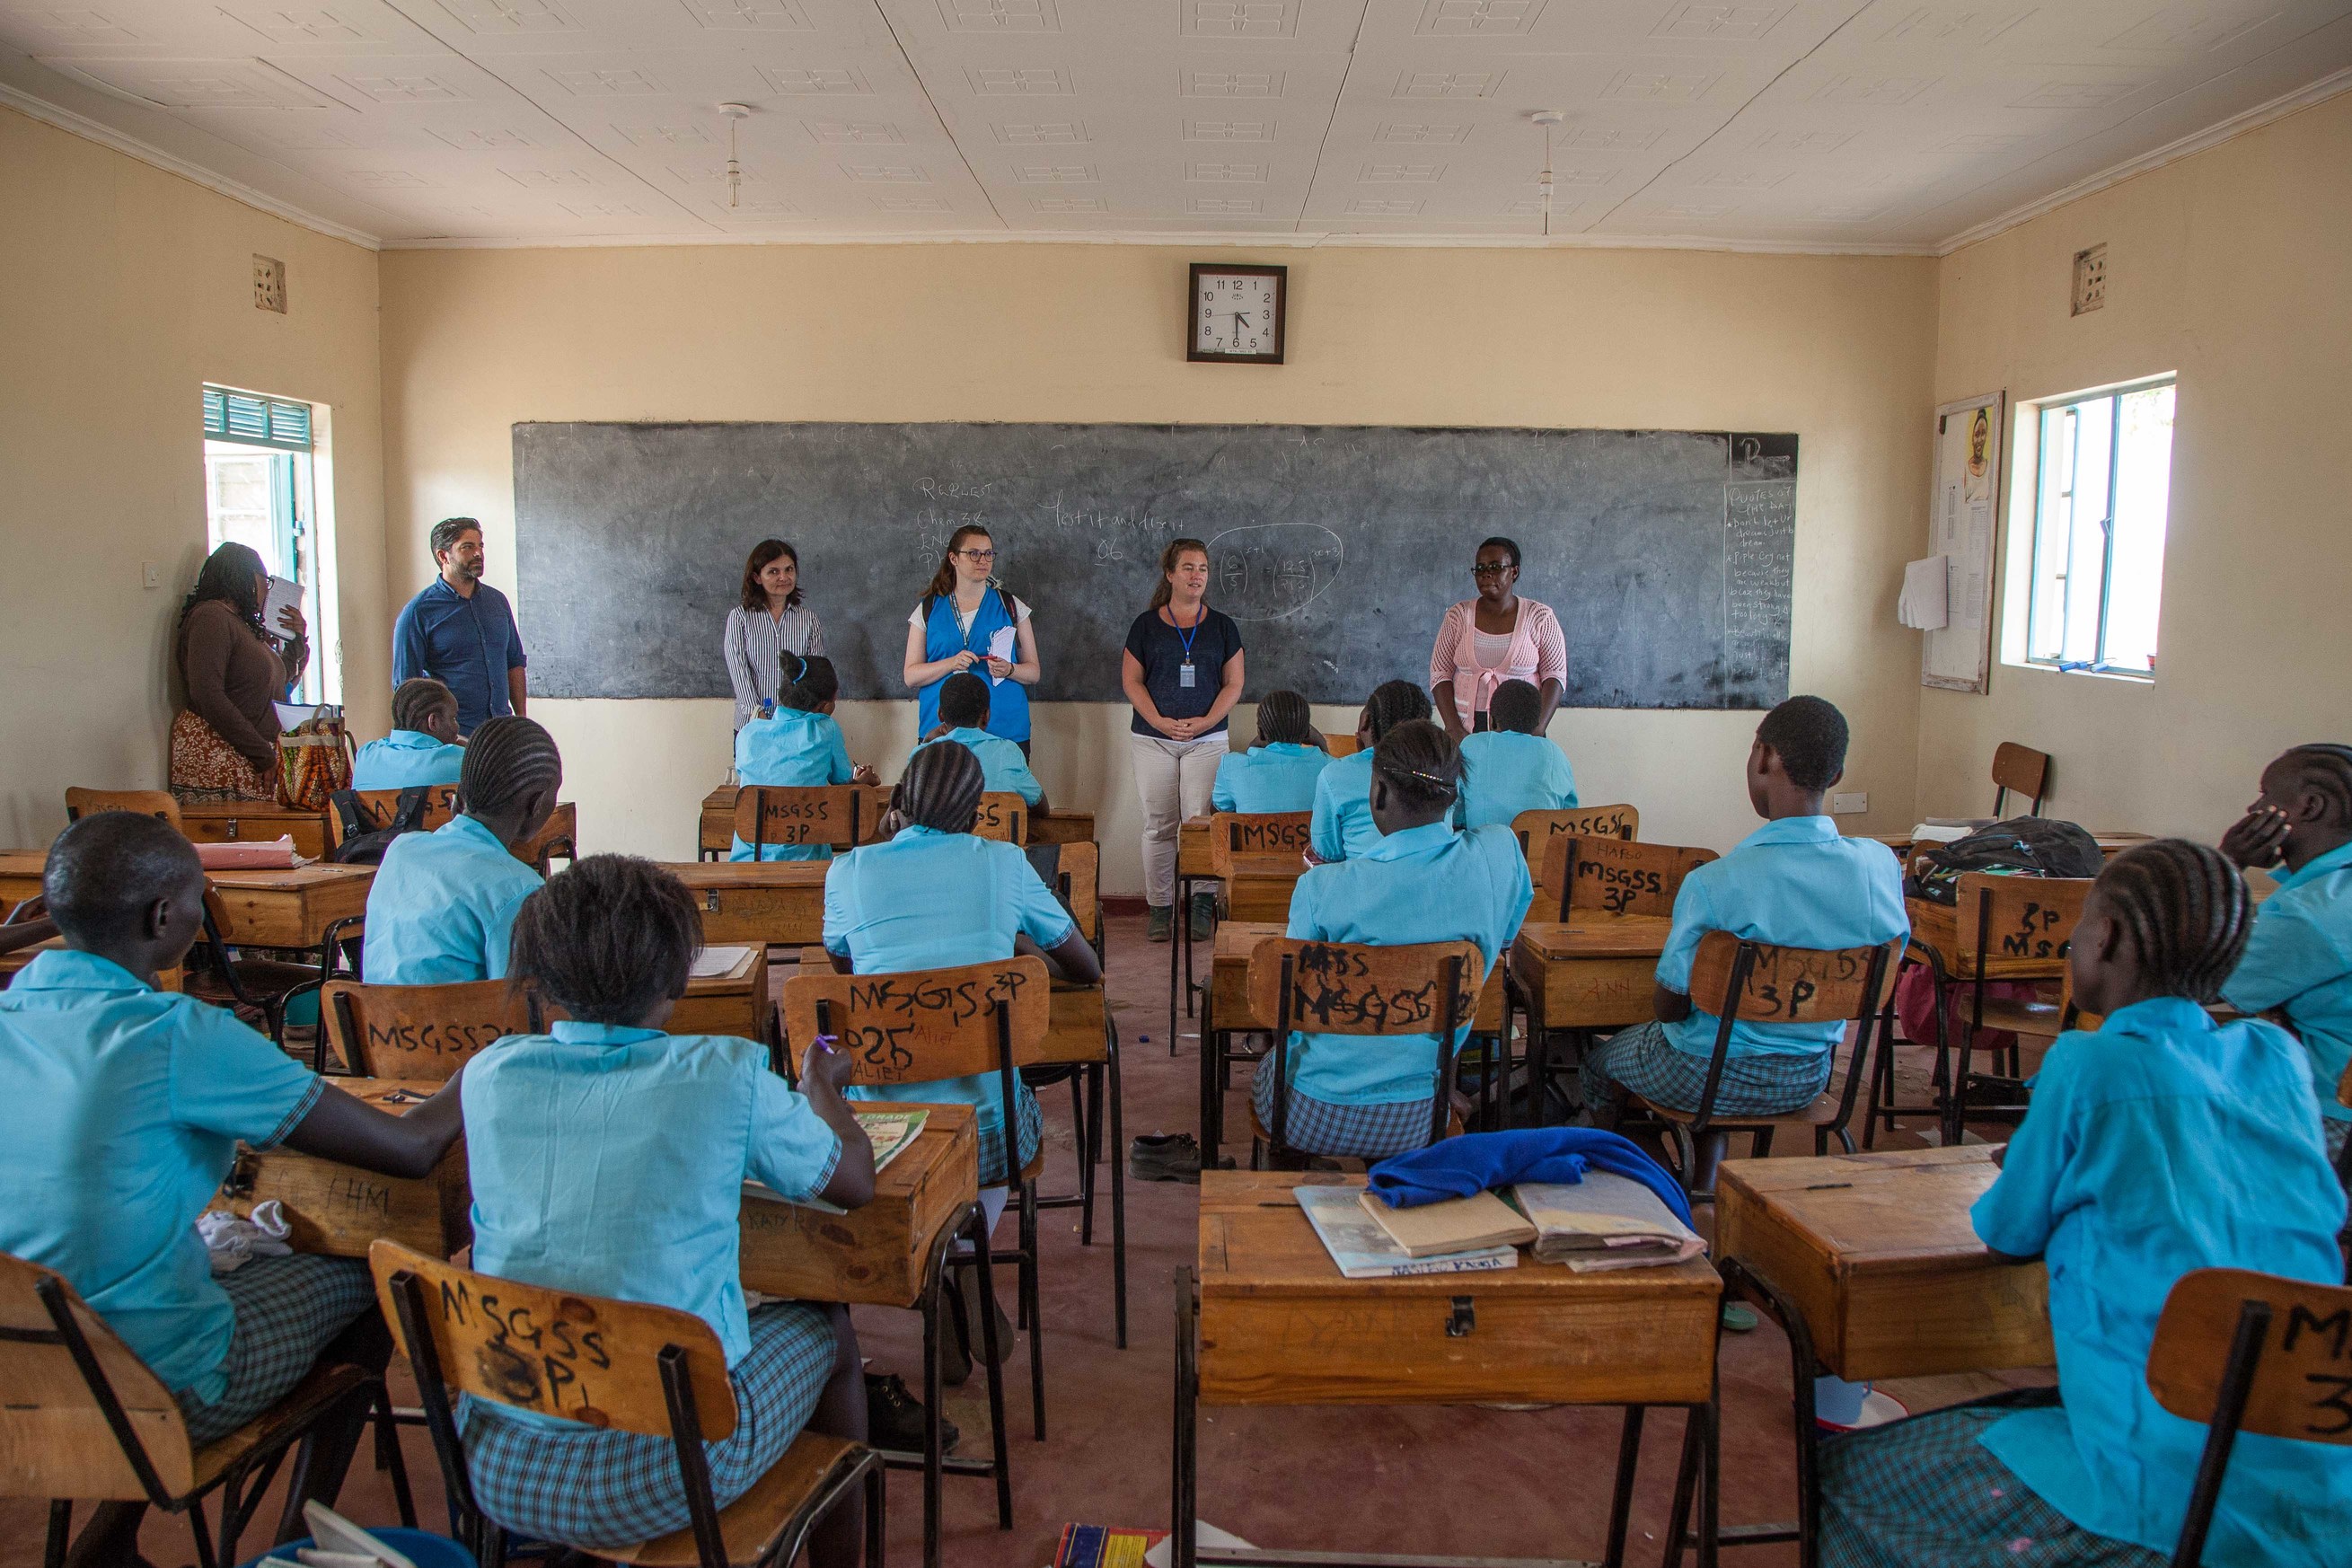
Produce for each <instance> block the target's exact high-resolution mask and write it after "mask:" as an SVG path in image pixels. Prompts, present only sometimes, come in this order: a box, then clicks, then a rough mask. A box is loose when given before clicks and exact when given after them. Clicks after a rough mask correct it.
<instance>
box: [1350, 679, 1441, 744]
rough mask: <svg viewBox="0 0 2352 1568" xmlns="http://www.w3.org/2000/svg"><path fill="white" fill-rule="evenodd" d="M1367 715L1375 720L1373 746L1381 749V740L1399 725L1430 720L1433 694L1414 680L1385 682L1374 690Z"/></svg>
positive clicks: (1366, 704) (1372, 721)
mask: <svg viewBox="0 0 2352 1568" xmlns="http://www.w3.org/2000/svg"><path fill="white" fill-rule="evenodd" d="M1364 712H1365V714H1366V716H1367V717H1369V718H1370V720H1371V723H1372V743H1373V744H1374V745H1378V744H1380V741H1381V736H1383V735H1385V734H1387V733H1388V732H1389V731H1391V730H1393V729H1395V728H1396V727H1397V726H1398V725H1399V724H1403V723H1409V722H1411V721H1412V720H1415V719H1426V718H1428V717H1429V715H1430V712H1431V709H1430V706H1429V693H1428V692H1426V691H1423V689H1421V688H1420V687H1418V686H1415V685H1414V684H1413V683H1412V681H1410V680H1383V681H1382V682H1381V683H1380V684H1379V685H1378V686H1375V687H1374V688H1372V695H1371V698H1370V700H1369V701H1367V702H1366V703H1365V704H1364Z"/></svg>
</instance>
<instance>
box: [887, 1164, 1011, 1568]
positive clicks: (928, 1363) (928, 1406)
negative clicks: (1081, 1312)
mask: <svg viewBox="0 0 2352 1568" xmlns="http://www.w3.org/2000/svg"><path fill="white" fill-rule="evenodd" d="M975 1206H977V1205H975ZM965 1223H966V1224H970V1223H971V1222H970V1221H969V1220H968V1219H967V1220H966V1222H965ZM980 1245H981V1247H983V1248H984V1247H986V1246H987V1245H988V1244H987V1242H986V1241H985V1240H984V1239H983V1240H982V1242H981V1244H980ZM983 1256H985V1254H984V1253H983ZM939 1274H940V1277H939V1278H938V1279H933V1280H932V1281H931V1288H930V1289H929V1290H927V1291H925V1292H924V1294H923V1303H922V1310H923V1568H940V1472H941V1470H942V1468H943V1467H944V1465H945V1463H946V1453H945V1444H944V1442H943V1437H944V1434H943V1433H942V1432H941V1431H940V1399H941V1398H942V1397H943V1390H942V1388H941V1386H940V1350H941V1347H940V1304H941V1299H942V1297H943V1295H944V1294H945V1291H944V1289H943V1287H944V1286H945V1283H946V1278H947V1265H946V1264H945V1263H944V1262H942V1263H941V1264H940V1269H939ZM988 1321H989V1322H990V1324H991V1325H993V1324H994V1323H995V1321H996V1319H995V1315H994V1314H990V1317H989V1320H988ZM866 1530H867V1538H868V1542H869V1546H868V1552H869V1555H870V1553H871V1550H872V1548H871V1545H870V1542H871V1539H872V1531H873V1521H871V1520H868V1521H866Z"/></svg>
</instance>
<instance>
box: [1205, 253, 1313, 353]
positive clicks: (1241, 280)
mask: <svg viewBox="0 0 2352 1568" xmlns="http://www.w3.org/2000/svg"><path fill="white" fill-rule="evenodd" d="M1289 280H1290V268H1287V267H1235V266H1229V265H1224V264H1221V263H1216V262H1208V261H1195V262H1194V263H1192V306H1191V312H1190V313H1191V318H1192V333H1191V335H1190V336H1189V337H1188V338H1187V339H1186V341H1185V350H1184V357H1185V358H1186V359H1188V360H1193V361H1205V362H1207V363H1224V364H1280V363H1282V349H1283V329H1284V325H1285V322H1284V315H1285V311H1286V303H1287V302H1286V300H1285V298H1284V296H1285V295H1286V293H1287V291H1288V284H1289Z"/></svg>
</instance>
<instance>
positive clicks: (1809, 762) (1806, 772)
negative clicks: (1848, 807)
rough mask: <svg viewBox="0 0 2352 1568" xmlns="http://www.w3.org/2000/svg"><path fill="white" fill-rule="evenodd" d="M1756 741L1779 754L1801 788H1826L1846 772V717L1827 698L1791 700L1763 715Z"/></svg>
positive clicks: (1783, 769)
mask: <svg viewBox="0 0 2352 1568" xmlns="http://www.w3.org/2000/svg"><path fill="white" fill-rule="evenodd" d="M1756 738H1757V739H1758V740H1759V741H1761V742H1764V743H1765V744H1766V745H1768V746H1769V747H1771V748H1772V750H1773V751H1775V752H1778V753H1780V768H1781V771H1782V772H1784V773H1787V774H1788V775H1789V782H1790V784H1795V785H1796V786H1797V787H1798V788H1799V789H1827V788H1829V787H1830V784H1831V783H1832V781H1833V780H1834V779H1836V777H1837V776H1838V775H1839V774H1840V773H1843V772H1845V744H1846V727H1845V715H1844V714H1843V713H1841V712H1839V711H1838V710H1837V705H1836V704H1835V703H1833V702H1831V701H1829V700H1827V699H1825V698H1821V697H1791V698H1790V699H1789V700H1787V701H1786V702H1783V703H1781V704H1780V706H1779V707H1778V708H1775V709H1773V710H1772V711H1770V712H1769V713H1767V714H1765V715H1764V722H1762V723H1761V724H1759V725H1757V726H1756Z"/></svg>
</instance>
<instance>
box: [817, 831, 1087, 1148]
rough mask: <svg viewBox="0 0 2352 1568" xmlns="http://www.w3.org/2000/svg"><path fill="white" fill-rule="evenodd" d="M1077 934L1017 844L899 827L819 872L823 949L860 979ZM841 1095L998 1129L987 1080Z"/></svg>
mask: <svg viewBox="0 0 2352 1568" xmlns="http://www.w3.org/2000/svg"><path fill="white" fill-rule="evenodd" d="M1075 930H1076V927H1075V926H1073V925H1072V924H1071V923H1070V914H1069V911H1068V910H1065V909H1064V908H1062V904H1061V900H1058V899H1056V898H1055V897H1054V894H1053V891H1052V890H1051V889H1048V888H1047V887H1046V886H1045V882H1044V881H1043V880H1042V879H1039V877H1038V875H1037V871H1036V868H1034V867H1033V866H1031V865H1030V864H1029V857H1028V856H1026V855H1024V853H1022V851H1021V847H1020V846H1018V845H1015V844H1006V843H1003V842H1001V841H999V840H997V839H993V838H975V837H972V836H971V834H969V833H941V832H940V831H938V830H937V829H936V828H929V827H920V826H912V827H902V828H900V829H899V830H898V837H896V838H893V839H891V840H890V841H889V842H888V843H887V844H868V845H866V846H864V847H860V848H856V849H853V850H851V851H850V852H849V853H848V854H846V855H844V856H842V857H840V858H837V859H836V860H835V861H834V863H833V868H832V869H831V870H829V871H827V872H826V873H825V878H824V947H825V951H826V952H831V953H835V954H836V955H839V956H842V957H845V958H847V959H848V960H849V962H850V967H851V968H852V969H854V970H855V971H856V973H860V974H901V973H905V972H907V971H908V970H910V969H952V968H954V967H956V966H957V965H959V964H965V963H992V962H994V961H996V960H998V959H1005V958H1010V957H1012V956H1013V939H1014V938H1015V937H1016V936H1023V935H1025V936H1027V937H1028V938H1029V940H1030V941H1032V942H1035V943H1036V944H1037V945H1038V946H1039V947H1044V948H1051V947H1055V946H1057V945H1059V944H1060V943H1062V942H1066V941H1068V940H1069V937H1070V933H1071V932H1072V931H1075ZM843 1092H844V1093H845V1094H846V1095H848V1096H849V1097H850V1098H852V1099H855V1100H918V1101H928V1102H929V1103H932V1104H939V1103H941V1102H946V1103H950V1104H958V1105H971V1106H976V1107H978V1108H979V1111H980V1116H979V1121H980V1130H981V1131H982V1133H983V1134H985V1133H986V1132H988V1131H990V1130H992V1129H998V1128H1001V1127H1002V1126H1003V1122H1002V1121H1001V1119H1000V1117H999V1114H998V1110H999V1106H998V1101H999V1100H1000V1099H1001V1097H1002V1088H1001V1086H1000V1085H999V1083H998V1081H997V1078H996V1075H995V1074H994V1073H974V1074H972V1075H971V1077H969V1078H948V1079H932V1080H930V1081H929V1082H928V1083H898V1084H873V1085H858V1086H855V1087H852V1088H850V1089H845V1090H844V1091H843Z"/></svg>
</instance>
